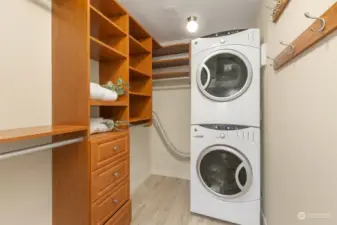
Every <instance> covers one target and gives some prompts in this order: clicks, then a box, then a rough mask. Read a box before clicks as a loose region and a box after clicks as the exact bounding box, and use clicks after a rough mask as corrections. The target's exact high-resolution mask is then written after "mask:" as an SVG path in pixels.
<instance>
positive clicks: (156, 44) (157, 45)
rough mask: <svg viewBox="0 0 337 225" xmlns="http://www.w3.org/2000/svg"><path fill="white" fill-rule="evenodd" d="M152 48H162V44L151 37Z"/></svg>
mask: <svg viewBox="0 0 337 225" xmlns="http://www.w3.org/2000/svg"><path fill="white" fill-rule="evenodd" d="M152 48H153V49H160V48H162V46H161V44H160V43H159V42H158V41H157V40H155V39H153V40H152Z"/></svg>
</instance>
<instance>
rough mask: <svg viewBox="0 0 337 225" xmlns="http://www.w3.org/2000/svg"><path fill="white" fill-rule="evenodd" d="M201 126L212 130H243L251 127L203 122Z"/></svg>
mask: <svg viewBox="0 0 337 225" xmlns="http://www.w3.org/2000/svg"><path fill="white" fill-rule="evenodd" d="M200 126H201V127H205V128H208V129H212V130H242V129H247V128H249V127H248V126H240V125H231V124H202V125H200Z"/></svg>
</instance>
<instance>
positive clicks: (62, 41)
mask: <svg viewBox="0 0 337 225" xmlns="http://www.w3.org/2000/svg"><path fill="white" fill-rule="evenodd" d="M52 9H53V12H52V112H53V113H52V124H53V126H55V125H66V124H68V125H69V124H71V125H79V126H86V127H88V125H89V107H88V96H89V55H88V53H89V6H88V1H82V0H72V1H64V0H53V1H52ZM57 140H59V138H58V137H54V138H53V141H57ZM87 147H88V145H87V142H86V141H83V142H81V143H76V144H72V145H67V146H64V147H60V148H56V149H54V150H53V159H52V162H53V184H52V185H53V194H52V195H53V200H52V205H53V215H52V223H53V225H89V224H90V193H89V165H90V164H89V154H88V149H87Z"/></svg>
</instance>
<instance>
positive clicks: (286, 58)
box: [274, 3, 337, 70]
mask: <svg viewBox="0 0 337 225" xmlns="http://www.w3.org/2000/svg"><path fill="white" fill-rule="evenodd" d="M321 18H324V19H325V20H326V26H325V29H324V30H323V31H322V32H314V31H312V30H311V29H312V28H314V29H318V28H319V27H320V26H321V23H320V22H319V21H318V20H317V21H315V22H314V23H313V24H312V25H311V26H310V27H308V28H307V29H306V30H305V31H304V32H303V33H302V34H301V35H300V36H299V37H298V38H297V39H296V40H295V41H293V42H292V43H291V45H293V46H295V51H294V52H293V54H287V53H286V52H285V50H286V49H285V50H284V51H282V52H281V53H280V54H279V55H278V56H277V57H276V60H275V62H274V69H275V70H278V69H280V68H282V67H283V66H284V65H286V64H287V63H289V62H290V61H292V60H294V59H295V58H297V57H298V56H300V55H301V54H302V53H304V52H305V51H307V50H308V49H310V48H311V47H313V46H314V45H315V44H317V43H318V42H319V41H321V40H323V39H324V38H326V37H327V36H328V35H329V34H331V33H332V32H334V31H335V30H336V29H337V3H335V4H334V5H333V6H332V7H331V8H329V9H328V10H327V11H326V12H325V13H324V14H323V15H322V16H321Z"/></svg>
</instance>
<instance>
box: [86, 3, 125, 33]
mask: <svg viewBox="0 0 337 225" xmlns="http://www.w3.org/2000/svg"><path fill="white" fill-rule="evenodd" d="M90 34H91V36H94V37H96V38H101V39H106V38H109V37H124V36H126V35H127V34H126V33H125V32H124V31H123V30H122V29H121V28H120V27H118V26H117V25H116V24H115V23H113V22H112V21H111V20H110V19H109V18H108V17H106V16H104V15H103V13H101V12H100V11H98V10H97V9H96V8H95V7H93V6H90Z"/></svg>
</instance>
